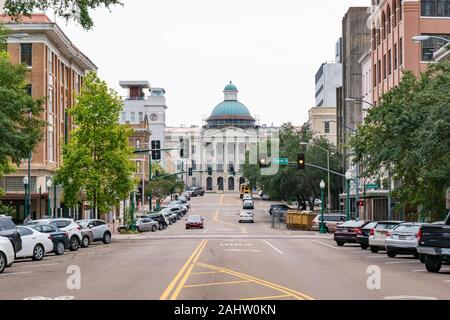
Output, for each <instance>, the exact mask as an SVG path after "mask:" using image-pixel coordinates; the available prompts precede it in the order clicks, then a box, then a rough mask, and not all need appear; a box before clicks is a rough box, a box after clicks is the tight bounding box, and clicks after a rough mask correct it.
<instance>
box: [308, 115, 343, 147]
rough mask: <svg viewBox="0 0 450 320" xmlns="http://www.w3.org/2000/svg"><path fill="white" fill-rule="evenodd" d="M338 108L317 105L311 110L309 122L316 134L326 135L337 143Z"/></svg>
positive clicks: (329, 139)
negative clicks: (336, 120)
mask: <svg viewBox="0 0 450 320" xmlns="http://www.w3.org/2000/svg"><path fill="white" fill-rule="evenodd" d="M335 119H336V108H327V107H316V108H311V109H310V110H309V118H308V124H309V127H310V129H311V130H312V131H313V132H314V135H315V136H317V137H319V136H322V137H325V138H327V140H328V141H329V142H330V143H331V144H333V145H336V142H337V136H336V134H337V124H336V122H335V121H334V120H335Z"/></svg>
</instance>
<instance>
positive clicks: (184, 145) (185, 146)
mask: <svg viewBox="0 0 450 320" xmlns="http://www.w3.org/2000/svg"><path fill="white" fill-rule="evenodd" d="M180 158H182V159H187V158H189V141H185V140H184V138H182V137H180Z"/></svg>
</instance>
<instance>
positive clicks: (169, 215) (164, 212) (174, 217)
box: [161, 208, 180, 225]
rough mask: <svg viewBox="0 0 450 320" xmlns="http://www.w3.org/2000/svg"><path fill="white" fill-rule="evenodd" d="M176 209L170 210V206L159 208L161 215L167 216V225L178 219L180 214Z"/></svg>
mask: <svg viewBox="0 0 450 320" xmlns="http://www.w3.org/2000/svg"><path fill="white" fill-rule="evenodd" d="M172 209H173V208H172ZM177 211H178V210H177ZM177 211H172V210H171V208H166V209H163V210H161V214H162V215H163V216H165V217H166V218H167V220H169V225H172V224H174V223H176V222H177V221H178V220H179V216H180V214H179V213H177Z"/></svg>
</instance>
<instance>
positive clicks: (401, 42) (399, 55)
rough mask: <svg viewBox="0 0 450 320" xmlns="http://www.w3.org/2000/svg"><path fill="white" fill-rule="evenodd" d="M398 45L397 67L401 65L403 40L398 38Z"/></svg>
mask: <svg viewBox="0 0 450 320" xmlns="http://www.w3.org/2000/svg"><path fill="white" fill-rule="evenodd" d="M398 45H399V48H398V50H399V52H398V61H399V62H398V65H399V66H402V65H403V38H400V40H399V43H398Z"/></svg>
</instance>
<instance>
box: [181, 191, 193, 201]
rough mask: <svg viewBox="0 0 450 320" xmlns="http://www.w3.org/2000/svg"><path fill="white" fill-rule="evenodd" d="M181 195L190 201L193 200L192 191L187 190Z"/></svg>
mask: <svg viewBox="0 0 450 320" xmlns="http://www.w3.org/2000/svg"><path fill="white" fill-rule="evenodd" d="M181 196H182V197H185V198H186V199H187V200H188V201H190V200H191V193H190V192H187V191H185V192H183V193H182V194H181Z"/></svg>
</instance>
